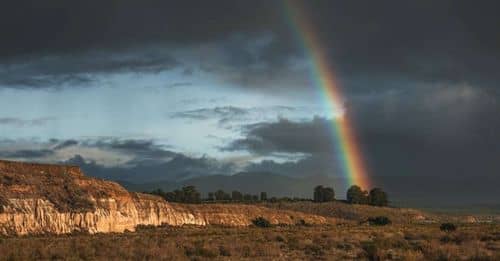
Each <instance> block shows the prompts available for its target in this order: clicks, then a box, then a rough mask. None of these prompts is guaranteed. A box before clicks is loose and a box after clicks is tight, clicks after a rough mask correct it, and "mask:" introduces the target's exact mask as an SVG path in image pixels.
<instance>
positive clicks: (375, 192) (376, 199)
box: [369, 188, 389, 206]
mask: <svg viewBox="0 0 500 261" xmlns="http://www.w3.org/2000/svg"><path fill="white" fill-rule="evenodd" d="M369 199H370V205H372V206H387V204H388V203H389V201H388V200H387V193H385V192H384V191H383V190H382V189H381V188H374V189H372V190H370V196H369Z"/></svg>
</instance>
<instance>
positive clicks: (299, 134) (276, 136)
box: [223, 118, 333, 154]
mask: <svg viewBox="0 0 500 261" xmlns="http://www.w3.org/2000/svg"><path fill="white" fill-rule="evenodd" d="M330 126H331V123H330V122H329V121H328V120H325V119H322V118H314V119H313V120H312V121H304V122H293V121H289V120H287V119H280V120H279V121H277V122H267V123H257V124H252V125H247V126H246V127H245V134H246V137H245V138H243V139H237V140H235V141H233V142H231V144H229V145H228V146H226V147H224V148H223V150H229V151H234V150H248V151H252V152H255V153H259V154H270V153H273V152H288V153H327V152H331V151H332V149H333V144H332V142H331V135H332V134H331V130H330V129H329V128H330Z"/></svg>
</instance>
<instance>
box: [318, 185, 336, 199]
mask: <svg viewBox="0 0 500 261" xmlns="http://www.w3.org/2000/svg"><path fill="white" fill-rule="evenodd" d="M313 200H314V202H328V201H333V200H335V192H334V191H333V188H330V187H323V186H316V187H315V188H314V199H313Z"/></svg>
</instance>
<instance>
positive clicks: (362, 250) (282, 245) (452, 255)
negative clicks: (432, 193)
mask: <svg viewBox="0 0 500 261" xmlns="http://www.w3.org/2000/svg"><path fill="white" fill-rule="evenodd" d="M0 253H1V255H0V258H1V259H2V260H26V259H30V260H33V259H70V260H95V259H98V260H122V259H135V260H153V259H154V260H158V259H162V260H193V259H194V260H196V259H222V260H241V259H248V260H251V259H267V260H270V259H272V260H285V259H287V260H289V259H296V260H304V259H308V260H311V259H315V260H317V259H322V260H339V259H340V260H344V259H352V260H359V259H364V260H370V259H371V260H376V259H377V258H381V259H393V260H500V226H498V225H496V224H475V225H461V226H459V227H458V229H457V231H455V232H442V231H440V230H439V225H437V224H432V225H430V224H429V225H389V226H384V227H377V226H368V225H353V224H341V225H330V226H307V224H306V225H296V226H277V227H271V228H258V227H245V228H227V227H214V226H209V227H177V228H175V227H160V228H148V227H146V228H141V229H139V230H138V231H137V232H133V233H132V232H129V233H124V234H98V235H86V234H75V235H65V236H26V237H5V238H0Z"/></svg>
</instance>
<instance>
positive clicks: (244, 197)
mask: <svg viewBox="0 0 500 261" xmlns="http://www.w3.org/2000/svg"><path fill="white" fill-rule="evenodd" d="M243 200H244V201H252V195H250V194H245V195H244V196H243Z"/></svg>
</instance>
